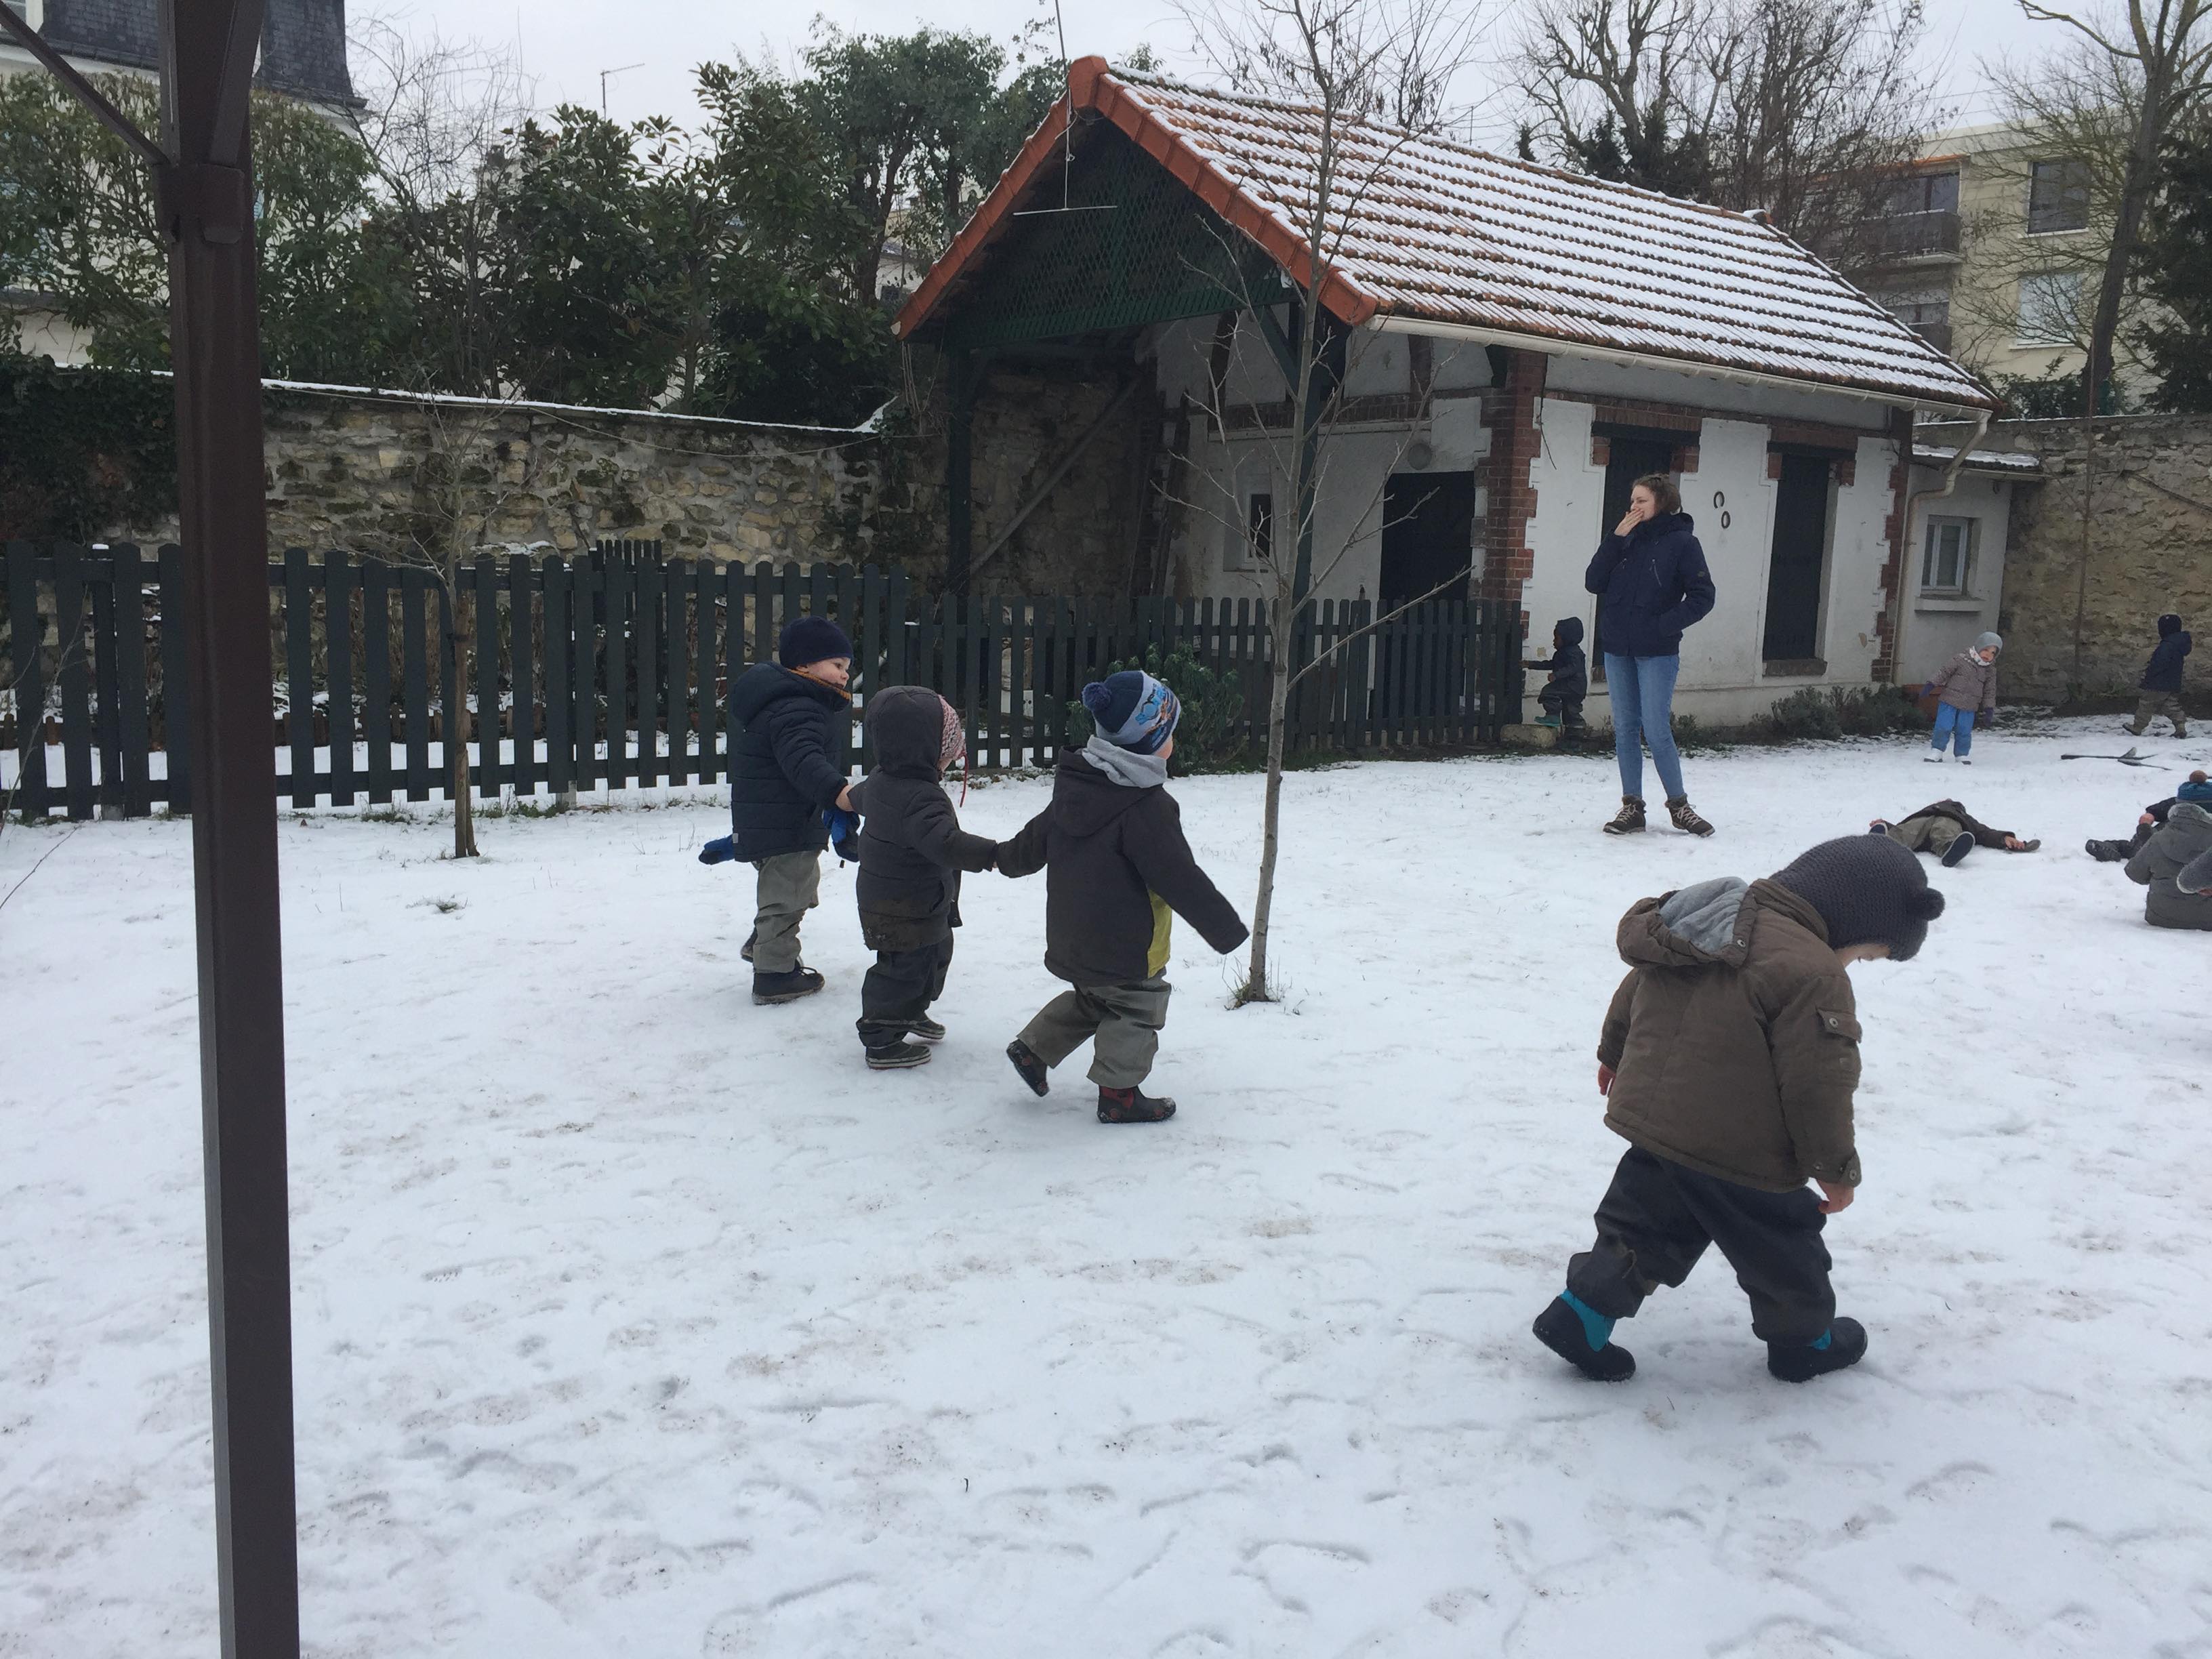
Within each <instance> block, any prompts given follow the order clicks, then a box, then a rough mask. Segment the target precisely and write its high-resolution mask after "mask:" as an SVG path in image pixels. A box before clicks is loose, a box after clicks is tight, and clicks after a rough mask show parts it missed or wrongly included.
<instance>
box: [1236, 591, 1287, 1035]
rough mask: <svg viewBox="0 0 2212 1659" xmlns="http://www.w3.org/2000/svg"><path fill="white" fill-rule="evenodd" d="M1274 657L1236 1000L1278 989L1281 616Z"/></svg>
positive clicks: (1258, 998) (1283, 700)
mask: <svg viewBox="0 0 2212 1659" xmlns="http://www.w3.org/2000/svg"><path fill="white" fill-rule="evenodd" d="M1275 614H1276V616H1277V617H1281V618H1285V619H1287V618H1289V617H1291V607H1290V606H1289V605H1277V607H1276V611H1275ZM1269 632H1270V633H1271V634H1272V635H1273V641H1272V644H1273V652H1272V654H1273V659H1274V660H1273V662H1272V663H1270V664H1269V665H1268V673H1267V804H1266V805H1265V806H1264V807H1262V809H1261V814H1260V891H1259V894H1258V896H1255V898H1254V899H1253V901H1252V959H1251V963H1250V965H1249V968H1248V969H1246V972H1245V975H1244V983H1243V987H1241V988H1239V990H1238V991H1237V1001H1238V1002H1239V1003H1240V1004H1242V1003H1247V1002H1273V1000H1275V993H1274V987H1273V986H1272V985H1271V984H1270V983H1269V982H1268V980H1267V932H1268V924H1269V922H1270V921H1271V919H1272V918H1273V915H1274V909H1275V855H1276V854H1277V852H1278V851H1279V850H1280V848H1281V846H1282V821H1283V750H1284V747H1285V743H1286V741H1287V739H1288V737H1289V732H1290V706H1291V637H1292V636H1293V635H1294V629H1290V628H1285V626H1283V624H1282V623H1281V622H1279V621H1278V622H1276V623H1274V624H1273V627H1272V628H1271V629H1269Z"/></svg>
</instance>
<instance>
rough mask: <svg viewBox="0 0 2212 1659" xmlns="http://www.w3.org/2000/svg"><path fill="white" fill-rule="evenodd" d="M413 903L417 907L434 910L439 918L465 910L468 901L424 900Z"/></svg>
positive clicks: (452, 899) (448, 899)
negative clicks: (427, 907)
mask: <svg viewBox="0 0 2212 1659" xmlns="http://www.w3.org/2000/svg"><path fill="white" fill-rule="evenodd" d="M415 902H416V905H417V906H421V905H426V904H427V905H428V906H429V907H430V908H432V909H433V910H435V911H436V912H437V913H438V914H439V915H441V916H450V915H453V912H455V911H456V910H465V909H467V908H469V905H468V901H467V900H466V899H457V898H426V899H417V900H416V901H415Z"/></svg>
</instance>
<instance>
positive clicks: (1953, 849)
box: [1942, 836, 1974, 870]
mask: <svg viewBox="0 0 2212 1659" xmlns="http://www.w3.org/2000/svg"><path fill="white" fill-rule="evenodd" d="M1973 850H1974V838H1973V837H1972V836H1960V837H1959V838H1958V839H1957V840H1956V841H1954V842H1952V843H1951V844H1950V845H1949V846H1948V847H1947V848H1944V849H1943V858H1942V865H1943V867H1944V868H1945V869H1946V870H1955V869H1957V868H1958V867H1959V866H1960V865H1962V864H1964V863H1965V862H1966V854H1969V853H1971V852H1972V851H1973Z"/></svg>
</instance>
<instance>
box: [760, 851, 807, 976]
mask: <svg viewBox="0 0 2212 1659" xmlns="http://www.w3.org/2000/svg"><path fill="white" fill-rule="evenodd" d="M753 868H754V869H756V870H757V871H759V872H760V884H759V887H758V889H757V896H756V897H755V899H754V904H755V906H756V912H755V915H754V916H753V972H755V973H756V974H787V973H789V972H790V971H791V970H792V969H794V968H796V967H798V966H799V923H800V922H801V921H804V920H805V916H806V913H807V912H808V911H809V910H811V909H812V908H814V907H815V906H816V905H817V904H819V903H820V902H822V854H819V853H778V854H776V855H775V857H774V858H772V859H756V860H753Z"/></svg>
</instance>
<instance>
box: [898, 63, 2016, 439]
mask: <svg viewBox="0 0 2212 1659" xmlns="http://www.w3.org/2000/svg"><path fill="white" fill-rule="evenodd" d="M1068 81H1069V94H1068V96H1067V97H1066V98H1063V99H1062V100H1061V101H1060V104H1059V105H1058V106H1055V108H1054V111H1053V112H1052V114H1051V115H1049V116H1048V117H1047V118H1046V120H1045V123H1044V125H1043V126H1042V127H1040V128H1039V129H1038V131H1037V132H1036V135H1035V136H1034V137H1032V138H1031V139H1030V143H1029V145H1028V146H1027V147H1026V148H1025V149H1024V151H1023V153H1022V155H1021V156H1020V157H1019V158H1018V159H1017V161H1015V163H1014V165H1013V167H1011V168H1010V169H1008V171H1007V173H1006V176H1005V177H1004V178H1002V179H1000V182H999V185H998V188H997V189H995V190H994V191H993V192H992V194H991V197H990V198H989V199H987V201H986V202H985V203H984V204H983V205H982V207H981V209H979V210H977V212H976V214H975V218H974V219H973V220H971V221H970V222H969V225H968V226H967V227H966V228H964V229H963V231H962V232H961V234H960V235H959V237H958V238H957V239H956V240H955V241H954V243H953V246H952V247H951V249H949V250H948V251H947V252H946V253H945V257H944V258H942V259H940V260H939V262H938V265H937V267H936V268H935V269H933V270H932V271H931V273H930V276H929V277H928V279H927V280H926V281H925V282H924V283H923V284H922V285H921V288H920V289H917V290H916V291H915V295H914V297H913V298H912V299H911V300H910V301H908V304H907V306H906V307H905V308H904V310H903V311H902V313H901V315H900V318H899V329H900V331H901V332H902V334H910V333H912V332H913V331H914V330H915V328H917V327H918V326H920V325H921V323H922V322H923V320H924V319H927V316H928V315H929V313H930V312H931V310H932V309H933V307H935V306H936V304H937V303H938V301H939V300H941V299H943V298H945V296H946V295H947V292H948V290H949V289H951V288H952V286H953V285H954V283H955V281H956V279H957V276H958V275H959V272H960V270H961V268H962V267H963V266H964V265H965V264H968V262H969V261H970V260H972V259H975V258H976V257H977V256H978V255H980V254H981V252H983V250H984V249H985V248H986V247H987V245H988V244H989V243H991V242H992V241H994V240H996V239H997V237H998V235H999V234H1001V233H1002V231H1003V228H1004V227H1005V224H1006V219H1007V216H1008V215H1009V214H1010V213H1011V212H1012V208H1013V206H1014V204H1015V201H1016V200H1017V198H1018V197H1020V196H1021V195H1022V193H1023V192H1024V190H1025V189H1026V188H1027V186H1028V185H1030V182H1031V180H1032V179H1033V178H1035V177H1036V175H1037V174H1038V173H1040V172H1041V171H1042V169H1043V168H1044V167H1046V166H1047V165H1048V163H1049V161H1050V160H1051V158H1052V156H1053V155H1054V151H1055V147H1056V145H1057V144H1058V143H1059V141H1060V134H1061V132H1062V131H1063V130H1064V128H1065V125H1066V121H1067V120H1068V118H1069V117H1068V113H1067V112H1068V108H1069V106H1070V104H1071V103H1073V106H1074V108H1075V109H1076V110H1078V111H1085V110H1089V111H1095V112H1097V114H1098V115H1100V116H1103V118H1106V119H1108V120H1109V121H1111V122H1112V123H1113V124H1114V125H1115V126H1117V127H1119V128H1120V129H1121V131H1124V132H1126V133H1127V134H1128V135H1129V137H1131V138H1133V140H1135V141H1136V142H1137V143H1139V145H1141V146H1142V147H1143V148H1144V149H1146V151H1147V152H1149V153H1150V154H1151V155H1153V156H1154V157H1155V159H1157V160H1158V161H1161V162H1162V164H1163V165H1164V166H1166V167H1169V168H1170V171H1172V172H1173V173H1175V174H1176V176H1177V177H1178V178H1180V179H1182V180H1183V182H1184V183H1185V184H1186V185H1188V186H1189V187H1190V188H1191V189H1192V190H1193V191H1194V192H1195V193H1197V194H1198V195H1199V196H1200V197H1201V199H1203V200H1204V201H1205V202H1206V204H1207V205H1208V206H1209V207H1212V209H1213V210H1214V211H1216V212H1217V213H1219V214H1220V215H1221V216H1223V217H1224V218H1225V219H1227V220H1228V221H1229V222H1231V223H1232V224H1234V225H1236V226H1237V228H1239V229H1241V230H1243V231H1244V232H1245V233H1246V234H1248V235H1249V236H1251V237H1252V238H1253V239H1254V240H1255V241H1257V242H1259V243H1260V245H1261V246H1263V247H1265V248H1266V249H1267V252H1269V253H1270V254H1272V255H1273V257H1274V258H1275V259H1276V260H1277V261H1278V262H1279V264H1282V265H1283V267H1284V268H1285V270H1287V271H1289V272H1290V274H1291V276H1293V277H1294V278H1296V279H1297V280H1301V281H1303V280H1304V272H1305V265H1306V253H1307V250H1306V246H1305V240H1304V230H1303V228H1302V220H1303V219H1304V216H1307V215H1309V214H1310V191H1311V190H1312V188H1313V177H1314V170H1315V165H1316V151H1317V147H1318V137H1317V135H1318V130H1319V119H1320V118H1319V115H1318V113H1317V112H1316V111H1314V110H1311V109H1310V108H1304V107H1300V106H1294V105H1290V104H1283V103H1275V102H1270V101H1267V100H1261V99H1256V98H1247V97H1243V96H1238V95H1236V94H1228V93H1221V92H1213V91H1208V90H1205V89H1201V88H1192V87H1187V86H1182V85H1178V84H1176V83H1175V82H1169V81H1164V80H1158V79H1155V78H1153V77H1152V76H1138V75H1133V74H1121V73H1116V72H1110V71H1109V70H1107V68H1106V65H1105V64H1104V61H1103V59H1100V58H1084V59H1082V60H1080V61H1079V62H1078V63H1076V64H1073V66H1071V68H1070V70H1069V75H1068ZM1078 131H1080V127H1079V128H1078ZM1340 143H1341V149H1340V155H1341V156H1342V158H1343V161H1342V165H1341V169H1340V179H1341V181H1342V182H1341V184H1340V203H1342V204H1343V205H1341V207H1340V209H1339V211H1340V215H1341V221H1340V223H1341V240H1340V244H1339V246H1338V247H1337V248H1336V250H1335V252H1334V272H1333V273H1332V280H1331V281H1330V282H1329V283H1328V289H1327V290H1326V293H1325V296H1324V297H1325V300H1326V302H1327V303H1328V307H1329V308H1330V310H1332V311H1334V312H1335V313H1337V314H1338V315H1339V316H1340V317H1341V318H1342V319H1344V320H1346V322H1351V323H1365V322H1368V321H1370V320H1371V319H1375V318H1376V317H1386V318H1388V317H1396V318H1403V319H1408V320H1413V319H1419V320H1421V321H1426V322H1433V323H1441V324H1449V325H1458V326H1464V327H1468V328H1472V329H1475V330H1479V331H1485V332H1486V333H1494V334H1496V335H1498V336H1500V337H1504V338H1506V339H1507V340H1509V341H1510V340H1514V339H1526V340H1528V341H1530V342H1531V343H1537V342H1542V341H1559V342H1565V343H1574V344H1581V345H1584V346H1587V347H1589V348H1592V349H1595V350H1596V351H1598V352H1601V353H1624V352H1625V353H1628V354H1630V355H1632V356H1637V357H1640V358H1648V359H1653V360H1672V361H1675V362H1680V363H1682V364H1683V365H1684V366H1685V367H1689V368H1698V367H1703V368H1712V369H1720V370H1723V371H1733V372H1736V373H1740V374H1754V375H1760V376H1772V377H1777V378H1780V379H1785V380H1808V381H1814V382H1819V383H1824V384H1827V385H1831V386H1840V387H1850V388H1852V389H1854V390H1857V391H1862V392H1874V393H1876V394H1879V395H1881V396H1885V397H1891V398H1898V399H1899V400H1905V401H1912V400H1917V401H1922V402H1926V403H1929V404H1944V405H1949V406H1954V407H1959V406H1964V407H1974V408H1993V407H1995V406H1996V398H1995V396H1994V395H1993V394H1992V393H1991V392H1990V391H1989V389H1988V388H1987V387H1985V386H1983V385H1981V383H1980V382H1978V380H1975V379H1974V378H1973V376H1972V374H1969V373H1967V371H1966V369H1964V368H1960V366H1959V365H1958V364H1956V363H1954V362H1952V361H1951V360H1950V359H1949V358H1948V357H1947V356H1944V355H1943V354H1942V352H1940V351H1938V350H1937V349H1936V348H1935V347H1934V346H1932V345H1929V343H1927V342H1926V341H1925V340H1923V339H1922V338H1921V337H1919V336H1918V335H1917V334H1915V333H1914V332H1913V331H1911V329H1909V328H1907V327H1906V326H1905V325H1904V324H1903V323H1901V322H1899V321H1898V320H1897V319H1895V318H1893V317H1892V316H1891V315H1890V314H1889V313H1887V312H1886V311H1884V310H1883V309H1882V308H1881V307H1880V306H1878V305H1876V304H1875V301H1873V300H1871V299H1869V297H1868V296H1867V295H1864V294H1862V293H1861V292H1859V290H1858V289H1856V288H1854V287H1852V286H1851V284H1850V283H1847V282H1845V281H1844V279H1843V277H1841V276H1838V275H1837V273H1836V272H1835V271H1834V270H1831V269H1830V268H1829V267H1828V266H1827V265H1826V264H1823V263H1821V261H1820V259H1818V258H1815V257H1814V255H1813V254H1812V253H1811V252H1808V251H1807V250H1806V249H1805V248H1803V247H1802V246H1799V245H1798V244H1797V243H1796V242H1795V241H1793V240H1790V238H1789V237H1788V236H1786V235H1785V234H1783V233H1782V232H1781V231H1779V230H1778V229H1776V228H1774V227H1773V226H1771V225H1770V224H1767V223H1765V222H1764V221H1763V220H1761V219H1759V218H1754V217H1753V216H1750V215H1747V214H1742V213H1736V212H1733V211H1730V210H1726V209H1723V208H1715V207H1708V206H1705V205H1704V204H1699V203H1695V202H1686V201H1681V200H1679V199H1677V198H1674V197H1667V196H1661V195H1658V194H1656V193H1655V192H1653V191H1644V190H1638V189H1634V188H1632V186H1629V185H1615V184H1610V183H1607V182H1606V181H1604V180H1601V179H1590V178H1586V177H1583V175H1581V174H1578V173H1566V172H1564V171H1562V170H1560V169H1558V168H1555V167H1541V166H1538V165H1536V164H1534V163H1533V162H1527V161H1514V160H1510V159H1508V158H1505V157H1501V156H1497V155H1490V154H1488V153H1486V152H1485V151H1482V150H1479V149H1473V148H1471V147H1469V146H1468V145H1465V144H1459V143H1452V142H1450V141H1449V140H1446V139H1441V138H1421V137H1412V136H1410V135H1407V134H1406V133H1404V132H1401V131H1398V130H1396V129H1394V128H1389V127H1385V126H1381V125H1367V124H1358V125H1346V126H1343V127H1341V128H1340Z"/></svg>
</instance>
